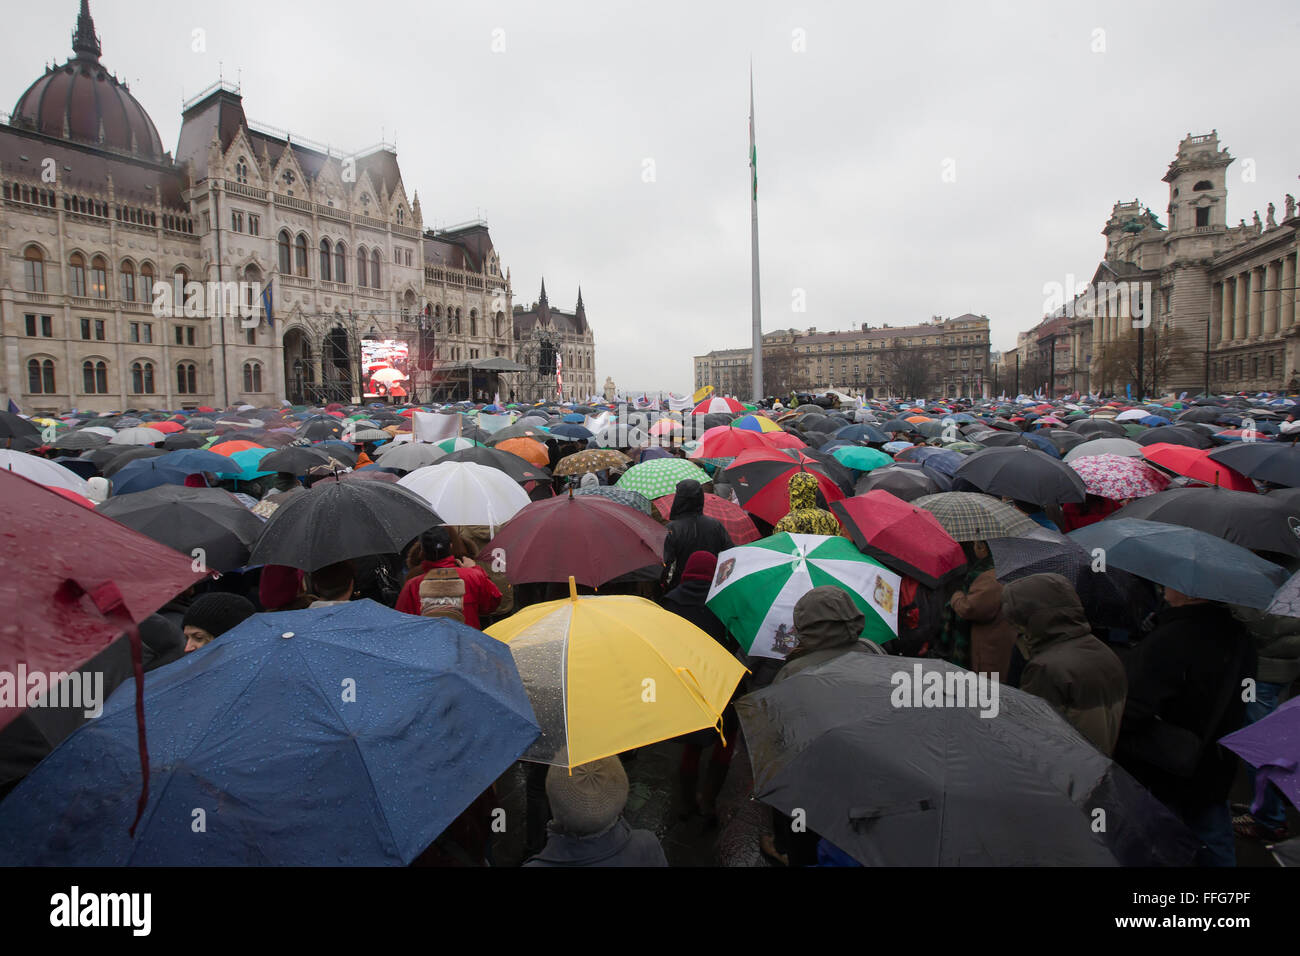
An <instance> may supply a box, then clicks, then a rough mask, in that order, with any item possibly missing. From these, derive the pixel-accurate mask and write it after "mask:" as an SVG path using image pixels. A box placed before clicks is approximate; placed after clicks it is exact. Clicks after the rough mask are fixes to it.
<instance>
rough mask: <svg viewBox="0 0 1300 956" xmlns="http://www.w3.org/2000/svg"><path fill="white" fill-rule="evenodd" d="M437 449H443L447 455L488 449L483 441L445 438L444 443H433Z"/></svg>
mask: <svg viewBox="0 0 1300 956" xmlns="http://www.w3.org/2000/svg"><path fill="white" fill-rule="evenodd" d="M433 446H434V447H435V448H441V449H442V450H443V451H445V452H446V453H447V454H449V455H450V454H451V453H452V452H454V451H464V450H465V449H466V448H486V447H487V446H486V445H484V444H483V443H482V442H481V441H475V440H474V439H472V438H444V439H443V440H442V441H436V442H434V443H433Z"/></svg>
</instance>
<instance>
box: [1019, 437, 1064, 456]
mask: <svg viewBox="0 0 1300 956" xmlns="http://www.w3.org/2000/svg"><path fill="white" fill-rule="evenodd" d="M1021 437H1022V438H1024V439H1026V440H1028V441H1030V442H1033V443H1034V444H1035V445H1037V446H1038V447H1039V448H1041V449H1042V450H1043V451H1045V452H1047V454H1049V455H1051V456H1052V457H1053V458H1060V457H1061V452H1060V450H1059V449H1058V448H1057V447H1056V444H1055V443H1054V442H1053V441H1052V440H1051V439H1050V438H1048V437H1047V436H1046V435H1040V434H1039V433H1038V432H1025V433H1024V435H1022V436H1021Z"/></svg>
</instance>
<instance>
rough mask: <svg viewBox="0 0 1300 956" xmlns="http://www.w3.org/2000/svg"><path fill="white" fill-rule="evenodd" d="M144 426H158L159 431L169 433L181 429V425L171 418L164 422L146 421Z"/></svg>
mask: <svg viewBox="0 0 1300 956" xmlns="http://www.w3.org/2000/svg"><path fill="white" fill-rule="evenodd" d="M144 427H145V428H156V429H158V431H160V432H166V433H168V434H171V433H172V432H178V431H181V425H180V424H179V423H177V422H174V421H171V420H170V419H169V420H168V421H164V422H145V423H144Z"/></svg>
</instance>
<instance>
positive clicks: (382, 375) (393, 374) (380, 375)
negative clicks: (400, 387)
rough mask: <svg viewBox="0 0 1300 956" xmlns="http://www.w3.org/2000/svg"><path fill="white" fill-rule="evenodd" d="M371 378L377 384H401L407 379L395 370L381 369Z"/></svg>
mask: <svg viewBox="0 0 1300 956" xmlns="http://www.w3.org/2000/svg"><path fill="white" fill-rule="evenodd" d="M370 377H371V379H373V380H374V381H376V382H400V381H401V380H402V379H404V378H406V376H405V375H403V374H402V373H401V372H399V371H398V370H397V369H395V368H381V369H380V370H379V371H377V372H375V374H374V375H372V376H370Z"/></svg>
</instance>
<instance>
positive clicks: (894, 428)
mask: <svg viewBox="0 0 1300 956" xmlns="http://www.w3.org/2000/svg"><path fill="white" fill-rule="evenodd" d="M880 430H881V431H882V432H889V433H891V434H892V433H894V432H912V433H914V434H920V433H919V432H917V431H916V426H915V425H913V424H912V423H911V422H905V421H903V420H902V419H901V418H891V419H890V420H889V421H887V422H885V424H883V425H881V426H880Z"/></svg>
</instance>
